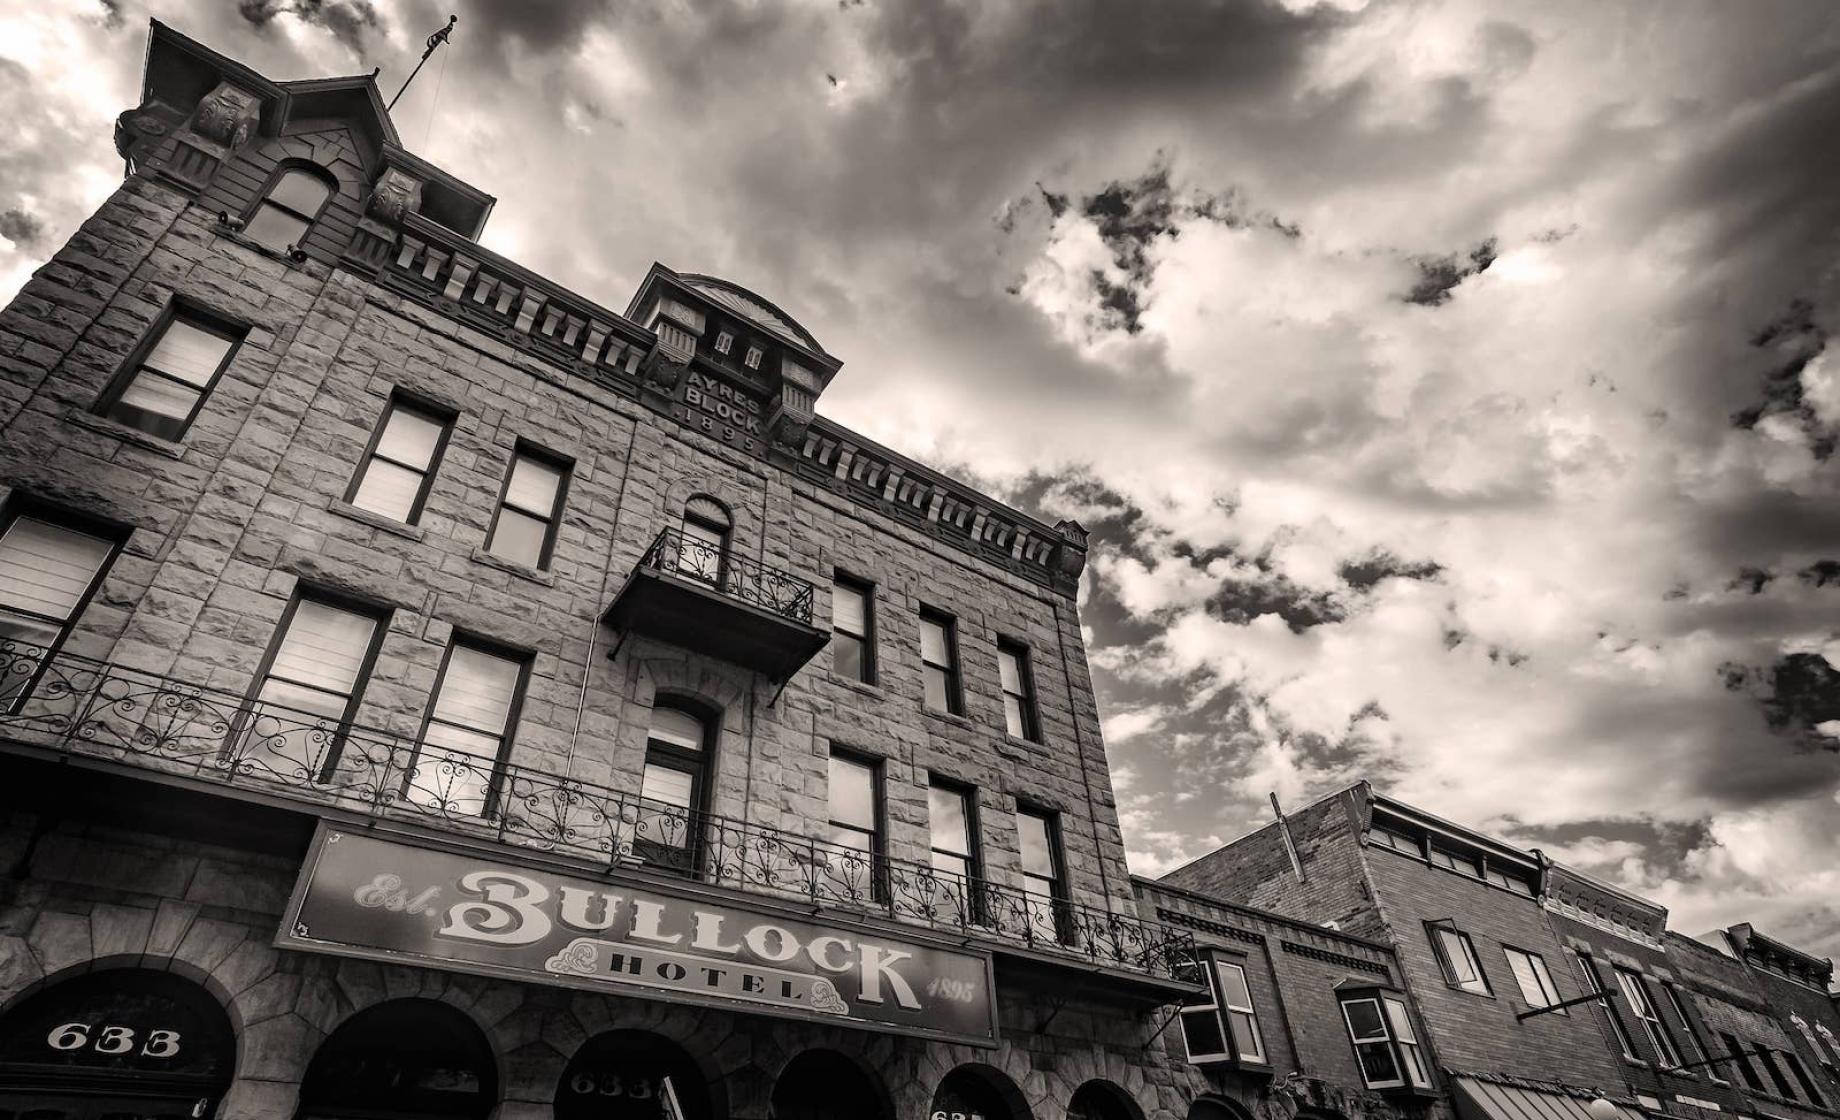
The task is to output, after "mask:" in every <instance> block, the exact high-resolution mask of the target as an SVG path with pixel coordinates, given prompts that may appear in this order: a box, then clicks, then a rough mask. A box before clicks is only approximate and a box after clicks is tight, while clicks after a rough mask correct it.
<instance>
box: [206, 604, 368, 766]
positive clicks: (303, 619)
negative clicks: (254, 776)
mask: <svg viewBox="0 0 1840 1120" xmlns="http://www.w3.org/2000/svg"><path fill="white" fill-rule="evenodd" d="M383 622H384V618H383V615H382V613H381V612H378V611H373V610H368V609H357V608H353V607H350V606H347V605H345V604H343V603H338V602H333V601H329V600H326V599H321V598H318V597H316V596H314V595H313V594H312V593H310V592H308V593H301V594H299V595H297V596H296V598H295V599H294V601H293V603H292V604H290V605H289V607H288V610H287V612H286V613H285V614H284V615H282V618H281V625H280V626H279V627H277V628H276V630H275V639H274V641H273V642H272V643H271V645H270V647H269V652H268V660H267V667H266V668H264V669H263V671H262V673H261V675H260V677H259V678H258V683H257V685H256V689H255V697H254V704H253V707H252V711H251V713H250V714H251V719H250V721H249V725H248V727H247V728H245V729H244V735H243V737H242V740H241V745H240V746H239V747H237V748H236V751H237V753H238V754H239V755H240V756H241V757H240V758H239V760H238V764H239V765H244V766H254V767H266V768H268V769H269V770H270V771H272V774H271V776H274V777H280V778H283V779H294V780H299V779H300V778H302V777H306V778H308V779H309V780H312V781H324V780H325V779H326V778H327V777H329V776H330V774H331V773H332V769H333V767H334V766H335V765H336V764H337V763H338V755H339V750H340V748H341V747H342V746H343V744H344V736H345V731H346V728H347V726H348V725H349V724H350V723H351V719H352V716H353V714H354V713H355V712H356V710H357V707H358V701H359V699H361V698H362V696H363V694H364V682H365V679H366V678H367V677H368V676H369V675H370V669H371V662H372V661H373V660H374V659H375V658H376V655H377V645H378V643H379V641H381V639H382V637H383V631H384V626H383Z"/></svg>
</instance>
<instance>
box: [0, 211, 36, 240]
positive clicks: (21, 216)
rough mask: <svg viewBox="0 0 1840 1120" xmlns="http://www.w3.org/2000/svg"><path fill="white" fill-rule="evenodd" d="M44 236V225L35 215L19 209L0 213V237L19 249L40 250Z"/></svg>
mask: <svg viewBox="0 0 1840 1120" xmlns="http://www.w3.org/2000/svg"><path fill="white" fill-rule="evenodd" d="M44 236H45V223H44V222H42V221H40V220H39V219H38V218H37V217H36V216H35V215H32V214H28V213H26V212H25V211H24V210H19V209H10V210H7V211H5V212H0V237H4V238H6V239H7V240H8V241H11V242H12V243H13V244H15V245H17V246H19V247H20V248H21V249H38V248H42V242H43V240H44Z"/></svg>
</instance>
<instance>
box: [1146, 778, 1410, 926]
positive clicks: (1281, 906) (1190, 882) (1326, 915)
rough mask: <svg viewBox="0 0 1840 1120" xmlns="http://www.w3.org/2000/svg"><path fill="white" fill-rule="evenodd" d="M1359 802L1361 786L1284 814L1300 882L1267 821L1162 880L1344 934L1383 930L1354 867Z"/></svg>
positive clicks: (1363, 795) (1358, 860) (1276, 831)
mask: <svg viewBox="0 0 1840 1120" xmlns="http://www.w3.org/2000/svg"><path fill="white" fill-rule="evenodd" d="M1365 798H1366V791H1365V786H1356V787H1354V788H1353V789H1350V790H1347V791H1345V792H1343V793H1340V794H1336V795H1335V796H1333V797H1327V798H1324V799H1323V800H1321V801H1318V802H1317V803H1315V804H1314V805H1310V806H1307V807H1305V808H1303V809H1300V810H1298V811H1296V812H1294V813H1290V814H1287V816H1286V818H1285V820H1286V821H1287V823H1288V824H1289V826H1290V835H1291V841H1292V843H1293V844H1295V846H1296V850H1297V856H1298V860H1299V862H1300V863H1301V864H1302V865H1303V879H1302V880H1299V879H1298V877H1297V875H1296V873H1295V871H1294V870H1293V868H1292V866H1291V860H1290V856H1289V855H1288V854H1287V853H1286V851H1285V847H1284V838H1283V836H1282V834H1281V833H1280V831H1279V828H1278V825H1277V822H1275V821H1274V822H1272V823H1271V824H1268V825H1266V826H1264V827H1263V828H1260V829H1258V830H1256V831H1254V832H1251V833H1248V834H1247V835H1245V836H1242V837H1240V838H1239V839H1237V840H1235V841H1233V842H1232V843H1231V844H1228V845H1226V846H1225V847H1222V848H1220V849H1218V850H1217V851H1214V852H1211V853H1209V854H1208V855H1205V856H1202V857H1201V858H1200V859H1197V860H1195V861H1193V862H1192V863H1189V864H1187V865H1185V866H1182V867H1178V868H1176V869H1175V870H1174V871H1171V872H1169V873H1168V874H1166V875H1164V876H1163V877H1162V881H1163V882H1165V883H1168V884H1169V885H1170V886H1174V887H1180V888H1182V889H1184V890H1192V891H1199V892H1200V893H1202V894H1207V895H1212V896H1213V897H1215V898H1221V899H1226V900H1228V901H1230V902H1236V903H1239V904H1241V905H1244V906H1251V907H1254V908H1256V909H1263V910H1271V911H1275V912H1277V913H1280V914H1285V915H1288V916H1290V917H1293V918H1303V919H1305V920H1307V921H1311V922H1316V923H1322V922H1334V923H1336V925H1337V926H1338V927H1339V928H1340V929H1342V930H1343V931H1344V932H1347V933H1350V934H1353V935H1355V936H1357V937H1373V936H1375V935H1376V934H1379V933H1381V932H1383V930H1382V927H1381V925H1380V922H1379V917H1378V913H1377V911H1376V910H1375V909H1374V907H1373V903H1372V901H1371V899H1370V898H1369V896H1368V893H1367V890H1366V885H1365V882H1364V878H1363V873H1362V869H1361V857H1360V843H1359V836H1360V826H1359V824H1358V823H1357V822H1358V821H1359V820H1360V819H1361V817H1360V814H1361V811H1362V810H1361V806H1362V805H1363V804H1364V803H1365Z"/></svg>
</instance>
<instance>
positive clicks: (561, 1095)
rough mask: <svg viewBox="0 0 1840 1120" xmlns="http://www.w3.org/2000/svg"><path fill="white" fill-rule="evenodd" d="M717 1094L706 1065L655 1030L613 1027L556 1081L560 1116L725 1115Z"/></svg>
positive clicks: (692, 1119) (654, 1118) (712, 1119)
mask: <svg viewBox="0 0 1840 1120" xmlns="http://www.w3.org/2000/svg"><path fill="white" fill-rule="evenodd" d="M714 1097H715V1094H714V1093H712V1092H711V1087H710V1083H709V1081H708V1079H707V1078H706V1076H705V1075H704V1073H703V1071H702V1068H701V1067H700V1066H698V1065H697V1063H696V1060H695V1059H694V1058H692V1057H691V1056H690V1053H689V1051H687V1050H685V1049H684V1048H683V1047H681V1046H679V1045H678V1044H677V1043H675V1042H673V1041H671V1040H670V1039H668V1038H666V1037H664V1036H663V1035H659V1034H653V1033H652V1032H650V1031H642V1030H612V1031H606V1032H604V1033H602V1034H597V1035H595V1036H594V1037H593V1038H591V1039H589V1040H588V1041H586V1042H584V1043H582V1044H581V1048H580V1049H579V1050H577V1051H575V1056H574V1057H572V1058H570V1059H569V1064H568V1066H567V1067H566V1068H565V1069H564V1070H563V1071H562V1079H561V1081H560V1082H559V1083H558V1084H557V1086H556V1106H555V1107H556V1111H555V1120H720V1117H721V1116H722V1115H723V1114H722V1113H721V1112H719V1111H718V1104H719V1102H718V1101H717V1100H715V1099H714ZM667 1102H668V1103H667Z"/></svg>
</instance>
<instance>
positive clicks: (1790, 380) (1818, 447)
mask: <svg viewBox="0 0 1840 1120" xmlns="http://www.w3.org/2000/svg"><path fill="white" fill-rule="evenodd" d="M1827 337H1828V334H1827V330H1826V328H1824V327H1823V326H1822V325H1821V324H1820V323H1818V322H1816V321H1815V312H1814V305H1813V304H1812V303H1810V302H1808V301H1807V300H1803V299H1798V300H1796V301H1794V302H1793V303H1791V304H1790V305H1789V309H1788V310H1787V311H1786V312H1784V313H1783V314H1782V315H1781V316H1779V317H1778V318H1777V319H1776V320H1775V321H1774V322H1772V323H1770V325H1768V326H1767V327H1764V328H1763V329H1762V330H1761V331H1759V332H1757V335H1756V337H1754V338H1752V339H1751V345H1752V346H1755V347H1757V348H1758V349H1760V350H1763V351H1765V352H1766V353H1768V354H1769V355H1770V359H1769V361H1770V364H1769V368H1767V369H1766V370H1765V371H1764V373H1763V386H1762V390H1763V398H1762V399H1761V400H1759V401H1757V402H1756V403H1754V404H1750V405H1746V406H1745V407H1744V408H1741V409H1739V410H1738V411H1737V412H1735V413H1733V414H1732V418H1731V422H1732V424H1733V425H1735V426H1736V427H1739V428H1754V427H1756V426H1757V422H1758V421H1759V420H1762V419H1763V418H1764V417H1766V416H1777V415H1785V416H1788V417H1790V418H1792V419H1793V420H1794V422H1795V423H1796V424H1797V425H1798V426H1800V427H1801V428H1802V430H1803V431H1804V432H1806V433H1807V434H1808V436H1809V439H1810V446H1811V448H1812V450H1813V451H1814V454H1815V457H1816V458H1817V459H1826V458H1827V457H1828V456H1830V455H1832V454H1833V453H1834V445H1835V435H1836V434H1835V432H1834V430H1833V429H1832V427H1830V426H1829V425H1827V424H1825V423H1823V422H1822V421H1821V419H1820V417H1819V416H1817V415H1816V413H1815V410H1814V407H1813V406H1812V405H1810V404H1809V402H1808V400H1807V399H1806V396H1805V394H1804V390H1803V384H1802V372H1803V371H1804V370H1806V369H1807V368H1808V363H1810V362H1812V361H1814V360H1815V359H1816V358H1818V357H1820V356H1821V353H1822V351H1824V350H1825V349H1826V348H1827Z"/></svg>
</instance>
